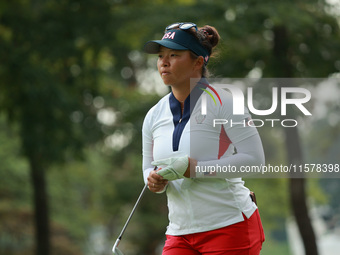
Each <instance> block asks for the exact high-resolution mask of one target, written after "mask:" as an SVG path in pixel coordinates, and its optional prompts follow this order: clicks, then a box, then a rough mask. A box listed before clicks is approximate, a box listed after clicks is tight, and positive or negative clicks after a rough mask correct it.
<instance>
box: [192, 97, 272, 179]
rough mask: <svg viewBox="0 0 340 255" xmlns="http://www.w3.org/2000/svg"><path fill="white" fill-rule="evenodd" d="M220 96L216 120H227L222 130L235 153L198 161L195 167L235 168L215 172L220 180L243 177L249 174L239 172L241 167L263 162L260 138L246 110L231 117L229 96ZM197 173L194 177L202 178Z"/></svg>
mask: <svg viewBox="0 0 340 255" xmlns="http://www.w3.org/2000/svg"><path fill="white" fill-rule="evenodd" d="M220 93H221V92H220ZM221 95H222V96H223V97H224V101H223V107H221V109H220V111H218V115H217V116H216V118H220V119H226V120H228V123H225V124H223V128H224V131H225V132H226V134H227V136H228V138H229V139H230V141H231V142H232V144H233V146H234V147H235V148H236V151H237V153H234V154H232V155H228V156H222V157H221V158H220V159H216V160H209V161H199V162H197V166H198V167H209V166H233V169H234V170H235V168H236V172H229V171H226V172H216V175H215V176H216V177H221V178H237V177H244V176H246V175H249V174H246V173H244V172H241V171H240V168H241V167H244V166H261V165H263V164H264V162H265V157H264V151H263V146H262V142H261V138H260V136H259V133H258V131H257V129H256V127H254V126H253V123H252V121H251V115H250V114H249V112H248V109H247V108H246V107H245V108H244V114H241V115H233V111H232V108H233V106H232V100H231V97H230V95H228V94H225V93H221ZM201 169H202V168H201ZM205 169H207V168H205ZM197 173H198V172H197V171H196V177H199V176H203V175H202V173H199V174H198V175H197Z"/></svg>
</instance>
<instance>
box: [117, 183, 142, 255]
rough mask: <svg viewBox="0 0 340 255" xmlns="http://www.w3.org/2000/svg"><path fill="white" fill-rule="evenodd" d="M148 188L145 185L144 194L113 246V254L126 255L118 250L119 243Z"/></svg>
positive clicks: (140, 196)
mask: <svg viewBox="0 0 340 255" xmlns="http://www.w3.org/2000/svg"><path fill="white" fill-rule="evenodd" d="M147 187H148V185H147V184H145V186H144V188H143V190H142V192H141V193H140V195H139V197H138V199H137V202H136V204H135V206H134V207H133V209H132V211H131V213H130V215H129V218H128V219H127V221H126V223H125V225H124V227H123V229H122V231H121V232H120V234H119V237H118V238H117V240H116V242H115V244H114V245H113V248H112V252H113V254H115V255H124V253H123V252H122V251H121V250H119V249H118V245H119V242H120V241H121V240H122V236H123V234H124V232H125V229H126V227H127V225H128V224H129V222H130V220H131V218H132V215H133V214H134V212H135V210H136V208H137V206H138V204H139V202H140V200H141V198H142V197H143V195H144V193H145V190H146V188H147Z"/></svg>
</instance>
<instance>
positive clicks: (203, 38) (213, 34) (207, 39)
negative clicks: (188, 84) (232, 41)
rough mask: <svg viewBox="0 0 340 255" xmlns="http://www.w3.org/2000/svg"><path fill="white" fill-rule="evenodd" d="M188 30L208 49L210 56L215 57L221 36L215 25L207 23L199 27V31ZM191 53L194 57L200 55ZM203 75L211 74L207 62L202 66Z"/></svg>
mask: <svg viewBox="0 0 340 255" xmlns="http://www.w3.org/2000/svg"><path fill="white" fill-rule="evenodd" d="M186 31H188V32H189V33H190V34H192V35H193V36H195V37H196V38H197V40H198V41H199V42H200V44H201V45H202V46H203V47H204V48H206V49H207V50H208V52H209V55H210V58H211V57H214V55H215V52H214V48H215V47H216V46H217V44H218V42H219V41H220V38H221V37H220V35H219V33H218V32H217V29H216V28H215V27H212V26H209V25H205V26H203V27H199V28H198V30H197V31H196V30H195V29H188V30H186ZM191 53H192V54H191V55H192V56H193V57H194V58H197V57H198V56H197V55H196V54H195V53H193V52H191ZM202 76H204V77H209V76H210V73H209V71H208V68H207V65H206V64H204V65H203V67H202Z"/></svg>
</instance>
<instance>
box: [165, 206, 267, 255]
mask: <svg viewBox="0 0 340 255" xmlns="http://www.w3.org/2000/svg"><path fill="white" fill-rule="evenodd" d="M243 218H244V221H242V222H239V223H235V224H233V225H230V226H227V227H224V228H220V229H216V230H211V231H207V232H202V233H194V234H189V235H183V236H170V235H167V236H166V237H167V240H166V241H165V246H164V248H163V254H162V255H222V254H223V255H259V254H260V251H261V248H262V243H263V242H264V233H263V228H262V223H261V219H260V215H259V212H258V210H256V211H255V212H254V213H253V215H252V216H251V217H250V218H249V219H247V218H246V217H245V216H244V215H243Z"/></svg>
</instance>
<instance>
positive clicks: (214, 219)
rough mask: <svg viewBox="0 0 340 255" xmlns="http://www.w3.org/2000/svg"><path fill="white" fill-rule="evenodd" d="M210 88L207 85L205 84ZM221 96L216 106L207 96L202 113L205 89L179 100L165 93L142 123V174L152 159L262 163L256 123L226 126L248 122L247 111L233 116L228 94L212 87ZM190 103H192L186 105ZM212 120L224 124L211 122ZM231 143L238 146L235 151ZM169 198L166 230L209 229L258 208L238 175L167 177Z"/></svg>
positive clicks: (174, 232)
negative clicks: (174, 178)
mask: <svg viewBox="0 0 340 255" xmlns="http://www.w3.org/2000/svg"><path fill="white" fill-rule="evenodd" d="M205 89H206V90H209V91H210V92H211V93H212V91H211V90H210V88H205ZM215 90H216V91H217V93H218V95H219V96H220V98H221V103H222V105H221V104H217V105H216V103H215V102H214V100H213V99H212V98H211V97H210V96H205V99H206V101H207V114H206V115H202V114H201V103H202V98H203V96H202V93H206V92H203V90H201V89H199V87H196V88H195V89H194V90H193V91H192V92H191V96H189V97H188V98H187V99H186V100H185V102H184V110H183V114H182V111H181V106H180V103H179V102H178V101H177V99H176V98H175V97H174V95H173V94H172V93H170V94H168V95H166V96H164V97H163V98H162V99H161V100H160V101H159V102H158V103H157V104H156V105H155V106H154V107H152V108H151V109H150V110H149V112H148V113H147V115H146V117H145V119H144V123H143V175H144V181H145V183H147V177H148V175H149V173H150V171H152V169H153V166H152V165H151V162H152V161H153V160H159V159H165V158H170V157H182V156H185V155H187V156H189V157H191V158H194V159H196V160H198V166H204V165H212V164H217V163H218V164H220V165H228V164H231V165H236V166H240V165H247V164H248V165H250V164H257V165H259V164H263V163H264V155H263V149H262V144H261V140H260V138H259V135H258V132H257V130H256V128H255V127H251V126H248V125H241V124H238V125H237V124H236V125H230V122H231V120H232V121H233V123H242V122H243V121H244V120H248V119H249V118H250V115H249V114H248V113H247V114H245V115H237V116H233V114H232V97H231V94H230V93H228V92H227V91H225V90H223V89H218V88H215ZM190 103H191V107H190ZM213 119H226V120H228V122H229V123H228V124H224V125H216V126H215V127H214V126H213ZM234 147H236V149H237V153H236V154H235V150H234ZM166 194H167V198H168V209H169V226H168V228H167V231H166V234H168V235H185V234H191V233H198V232H204V231H209V230H213V229H217V228H221V227H225V226H228V225H231V224H234V223H237V222H240V221H243V216H242V213H244V215H245V216H246V217H247V218H249V217H250V216H251V215H252V214H253V212H254V211H255V210H256V208H257V207H256V205H255V204H254V203H253V202H252V201H251V199H250V196H249V189H248V188H246V187H245V186H244V181H242V179H241V178H228V179H226V178H183V179H178V180H174V181H170V182H169V184H168V186H167V188H166Z"/></svg>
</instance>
